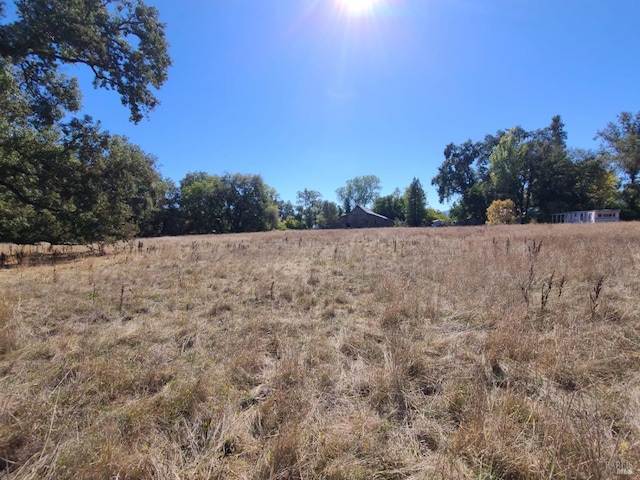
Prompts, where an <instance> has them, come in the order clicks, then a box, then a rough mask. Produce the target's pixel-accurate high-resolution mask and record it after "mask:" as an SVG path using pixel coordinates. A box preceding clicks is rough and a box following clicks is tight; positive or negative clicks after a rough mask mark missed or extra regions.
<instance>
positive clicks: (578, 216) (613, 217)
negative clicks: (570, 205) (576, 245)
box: [551, 209, 620, 223]
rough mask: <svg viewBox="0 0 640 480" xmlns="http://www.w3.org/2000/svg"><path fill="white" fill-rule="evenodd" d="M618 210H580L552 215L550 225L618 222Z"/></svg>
mask: <svg viewBox="0 0 640 480" xmlns="http://www.w3.org/2000/svg"><path fill="white" fill-rule="evenodd" d="M619 221H620V210H611V209H604V210H582V211H578V212H563V213H553V214H552V215H551V223H608V222H619Z"/></svg>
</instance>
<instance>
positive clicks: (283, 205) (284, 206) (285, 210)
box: [276, 200, 296, 221]
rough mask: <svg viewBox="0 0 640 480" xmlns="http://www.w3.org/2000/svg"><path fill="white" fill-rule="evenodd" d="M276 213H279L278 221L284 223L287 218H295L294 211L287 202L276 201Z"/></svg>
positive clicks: (291, 204) (291, 205)
mask: <svg viewBox="0 0 640 480" xmlns="http://www.w3.org/2000/svg"><path fill="white" fill-rule="evenodd" d="M276 205H277V206H278V212H279V213H280V221H284V220H285V219H286V218H287V217H295V215H296V210H295V208H294V206H293V203H291V202H290V201H289V200H287V201H286V202H285V201H284V200H277V201H276Z"/></svg>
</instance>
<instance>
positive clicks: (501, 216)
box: [487, 199, 516, 225]
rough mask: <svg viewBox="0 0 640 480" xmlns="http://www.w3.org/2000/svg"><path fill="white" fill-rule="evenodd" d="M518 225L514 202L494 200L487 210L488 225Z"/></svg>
mask: <svg viewBox="0 0 640 480" xmlns="http://www.w3.org/2000/svg"><path fill="white" fill-rule="evenodd" d="M504 223H516V206H515V204H514V203H513V200H509V199H507V200H494V201H493V202H492V203H491V205H489V208H487V225H500V224H504Z"/></svg>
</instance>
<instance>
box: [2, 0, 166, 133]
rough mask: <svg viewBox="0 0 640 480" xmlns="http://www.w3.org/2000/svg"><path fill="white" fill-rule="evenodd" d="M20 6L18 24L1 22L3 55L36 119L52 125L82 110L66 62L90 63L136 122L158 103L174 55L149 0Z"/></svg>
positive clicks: (97, 81)
mask: <svg viewBox="0 0 640 480" xmlns="http://www.w3.org/2000/svg"><path fill="white" fill-rule="evenodd" d="M4 3H5V2H0V6H3V5H4ZM14 3H15V7H16V14H17V15H16V19H15V21H13V22H10V23H4V24H2V25H0V58H1V59H2V62H3V65H2V68H4V69H6V70H7V71H9V72H10V74H11V75H12V76H13V77H14V79H15V80H16V83H17V85H19V86H20V87H19V88H20V91H21V94H22V95H23V98H25V99H27V101H28V103H29V107H30V110H31V112H30V114H31V119H32V120H33V121H34V122H35V123H37V124H38V125H51V124H53V123H55V122H57V121H58V120H60V119H61V118H62V116H63V114H64V111H72V112H74V111H77V110H78V109H79V107H80V92H79V90H78V82H77V81H76V79H75V78H70V77H68V76H66V75H65V74H63V73H62V72H61V71H62V66H63V65H65V64H67V65H85V66H87V67H88V68H90V69H91V71H92V72H93V74H94V81H93V83H94V86H95V87H101V88H107V89H110V90H116V91H117V92H118V93H119V94H120V97H121V99H122V103H123V105H126V106H128V107H129V109H130V112H131V120H132V121H134V122H139V121H140V120H141V119H142V118H143V116H144V115H145V114H146V113H147V112H148V111H150V110H152V109H153V108H154V107H155V106H156V105H157V104H158V99H157V98H156V97H155V95H154V93H153V89H158V88H160V87H161V86H162V84H163V83H164V82H165V81H166V79H167V70H168V68H169V66H170V65H171V59H170V58H169V55H168V53H167V49H168V45H167V42H166V40H165V34H164V28H165V26H164V24H162V23H160V21H159V18H158V11H157V10H156V9H155V8H154V7H150V6H147V5H146V4H145V3H144V2H143V1H142V0H109V1H103V0H84V1H82V0H69V1H60V2H51V1H48V0H17V1H15V2H14ZM0 13H1V10H0ZM0 20H2V16H0Z"/></svg>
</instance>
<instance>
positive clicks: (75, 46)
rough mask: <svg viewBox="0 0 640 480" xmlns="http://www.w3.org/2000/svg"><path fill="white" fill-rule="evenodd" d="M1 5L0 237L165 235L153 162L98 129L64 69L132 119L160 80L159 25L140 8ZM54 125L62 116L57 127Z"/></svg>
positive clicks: (151, 100) (36, 2)
mask: <svg viewBox="0 0 640 480" xmlns="http://www.w3.org/2000/svg"><path fill="white" fill-rule="evenodd" d="M14 4H15V19H13V20H12V21H10V22H7V21H6V20H5V17H4V15H3V12H4V6H5V2H3V1H2V0H0V171H1V172H2V175H1V176H0V213H1V216H0V241H1V240H4V241H9V240H10V241H16V242H33V241H39V240H48V241H51V242H54V243H59V242H94V241H106V240H115V239H120V238H129V237H131V236H132V235H137V234H143V235H152V234H158V233H160V232H161V231H162V224H163V215H164V213H163V208H164V205H165V203H166V201H167V197H166V195H165V191H164V190H166V189H167V188H168V184H167V183H166V182H164V181H163V180H162V179H161V178H160V176H159V175H158V172H157V170H156V166H155V160H154V159H153V158H152V157H150V156H149V155H147V154H145V153H144V152H142V151H140V149H139V148H137V147H135V146H134V145H132V144H130V143H129V142H128V140H126V139H125V138H122V137H118V136H110V135H109V134H107V133H104V132H101V131H100V125H99V123H94V122H93V121H92V119H91V118H89V117H84V118H83V119H70V120H69V119H65V115H66V114H67V113H69V112H75V111H78V110H79V108H80V92H79V90H78V83H77V81H76V79H75V78H71V77H69V76H67V75H66V74H65V73H63V71H64V67H65V65H84V66H86V67H88V68H89V69H91V70H92V71H93V74H94V85H95V86H96V87H103V88H107V89H114V90H116V91H117V92H118V93H119V94H120V96H121V100H122V103H123V104H124V105H126V106H128V107H129V109H130V113H131V120H133V121H134V122H138V121H140V120H141V119H142V118H143V116H144V115H145V114H146V113H148V112H149V111H151V110H152V109H153V108H154V107H155V106H156V105H157V103H158V100H157V99H156V97H155V95H154V94H153V90H155V89H157V88H160V87H161V86H162V84H163V83H164V81H165V80H166V78H167V69H168V67H169V65H170V59H169V56H168V54H167V43H166V41H165V39H164V25H162V24H161V23H159V21H158V12H157V11H156V10H155V8H152V7H147V6H146V5H145V4H144V3H143V2H142V1H125V0H122V1H118V0H111V1H99V0H87V1H79V0H72V1H65V2H51V1H46V0H20V1H16V2H14ZM63 119H64V120H65V121H64V122H63Z"/></svg>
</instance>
